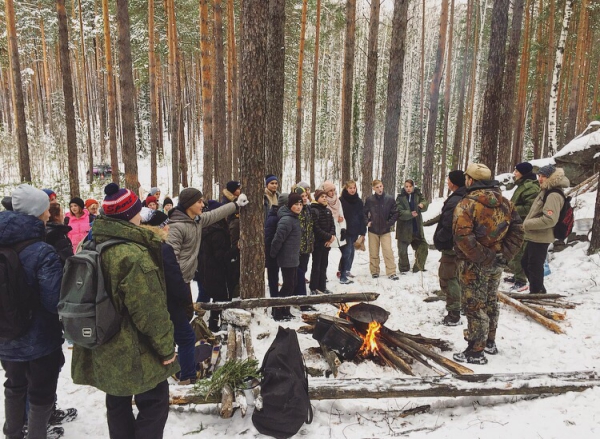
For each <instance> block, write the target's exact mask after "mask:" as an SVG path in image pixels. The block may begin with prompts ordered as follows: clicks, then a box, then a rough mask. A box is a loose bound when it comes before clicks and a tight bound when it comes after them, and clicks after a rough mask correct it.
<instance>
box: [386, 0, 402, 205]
mask: <svg viewBox="0 0 600 439" xmlns="http://www.w3.org/2000/svg"><path fill="white" fill-rule="evenodd" d="M407 13H408V0H394V15H393V17H392V40H391V43H390V67H389V73H388V84H387V102H386V112H385V131H384V137H383V166H382V173H381V180H382V181H383V187H384V188H385V190H387V193H390V194H394V193H395V191H396V165H397V163H398V137H399V128H400V114H401V105H402V85H403V82H404V54H405V50H406V48H405V41H406V24H407Z"/></svg>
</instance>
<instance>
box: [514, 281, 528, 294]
mask: <svg viewBox="0 0 600 439" xmlns="http://www.w3.org/2000/svg"><path fill="white" fill-rule="evenodd" d="M528 291H529V286H528V285H527V282H520V281H515V283H514V284H513V286H512V287H511V288H510V292H511V293H527V292H528Z"/></svg>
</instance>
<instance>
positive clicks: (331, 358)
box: [319, 343, 342, 377]
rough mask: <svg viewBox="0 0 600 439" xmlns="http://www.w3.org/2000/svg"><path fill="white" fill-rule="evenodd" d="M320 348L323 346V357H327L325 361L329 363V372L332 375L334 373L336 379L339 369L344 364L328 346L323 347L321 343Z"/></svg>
mask: <svg viewBox="0 0 600 439" xmlns="http://www.w3.org/2000/svg"><path fill="white" fill-rule="evenodd" d="M319 346H321V352H322V353H323V357H325V361H327V364H328V365H329V370H331V373H333V376H334V377H337V375H338V368H339V367H340V365H341V364H342V362H341V361H340V359H339V357H338V356H337V354H336V353H335V352H333V351H331V350H329V348H328V347H327V346H325V345H322V344H321V343H319Z"/></svg>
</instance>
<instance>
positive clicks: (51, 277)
mask: <svg viewBox="0 0 600 439" xmlns="http://www.w3.org/2000/svg"><path fill="white" fill-rule="evenodd" d="M44 233H45V231H44V223H43V222H42V221H41V220H40V219H38V218H36V217H34V216H31V215H25V214H23V213H18V212H12V211H5V212H0V245H2V246H12V245H15V244H18V243H19V242H22V241H27V240H30V239H39V241H38V242H34V243H33V244H30V245H29V246H27V247H25V248H24V249H23V250H22V251H21V253H19V259H20V260H21V265H22V266H23V269H24V270H25V280H26V282H27V283H28V284H29V285H31V286H33V287H34V288H36V289H38V291H39V294H40V303H41V306H39V307H37V309H36V310H35V312H34V314H33V318H32V321H31V327H30V328H29V330H28V331H27V332H26V333H25V334H23V335H22V336H21V337H18V338H16V339H14V340H11V341H7V342H0V359H1V360H6V361H30V360H35V359H37V358H41V357H44V356H46V355H48V354H50V353H52V352H54V351H55V350H57V349H60V348H61V345H62V343H63V338H62V327H61V326H60V322H59V320H58V314H57V311H56V306H57V305H58V299H59V298H60V283H61V281H62V264H61V263H60V257H59V256H58V254H57V253H56V250H54V248H53V247H52V246H51V245H50V244H47V243H45V242H43V240H44Z"/></svg>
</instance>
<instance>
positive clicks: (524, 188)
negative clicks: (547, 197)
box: [510, 173, 540, 220]
mask: <svg viewBox="0 0 600 439" xmlns="http://www.w3.org/2000/svg"><path fill="white" fill-rule="evenodd" d="M514 184H515V186H517V189H516V190H515V192H514V193H513V196H512V198H511V199H510V201H511V202H512V203H513V204H514V205H515V208H516V209H517V213H518V214H519V216H520V217H521V219H522V220H524V219H525V218H526V217H527V214H528V213H529V211H530V210H531V205H532V204H533V200H535V197H537V194H539V193H540V183H539V182H538V181H537V177H536V176H535V174H533V173H529V174H527V175H524V176H523V177H521V178H519V179H518V180H517V181H515V183H514Z"/></svg>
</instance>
